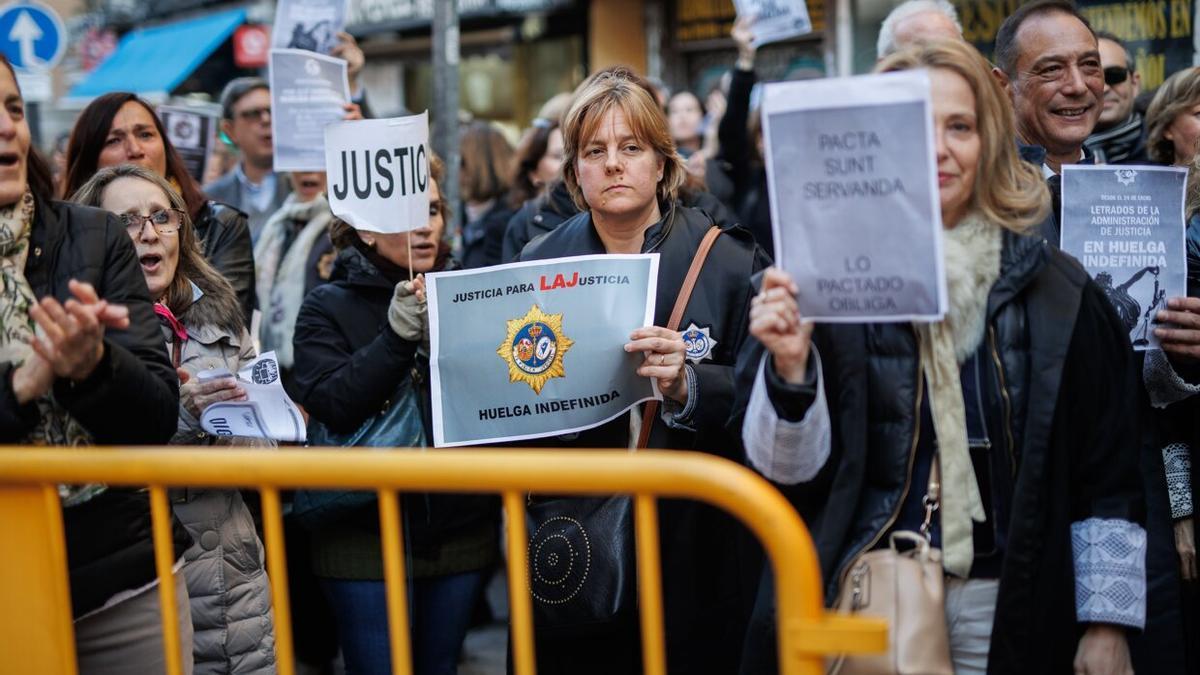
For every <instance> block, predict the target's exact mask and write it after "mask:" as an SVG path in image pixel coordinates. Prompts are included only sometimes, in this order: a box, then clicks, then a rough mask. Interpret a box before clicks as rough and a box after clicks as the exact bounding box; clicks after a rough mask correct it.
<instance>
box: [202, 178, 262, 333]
mask: <svg viewBox="0 0 1200 675" xmlns="http://www.w3.org/2000/svg"><path fill="white" fill-rule="evenodd" d="M246 223H247V221H246V214H244V213H242V212H241V211H238V210H237V209H235V208H233V207H232V206H229V205H228V204H222V203H220V202H213V201H209V202H206V203H205V204H204V206H203V207H202V208H201V209H200V213H199V215H198V216H197V217H196V219H195V226H196V236H197V237H198V238H199V239H200V241H201V244H200V246H201V252H202V253H204V258H205V259H206V260H208V262H209V263H211V264H212V266H213V267H215V268H217V271H218V272H220V273H221V274H222V275H223V276H224V277H225V279H226V280H227V281H229V284H230V285H231V286H233V291H234V293H237V299H238V304H240V305H241V306H242V313H243V314H244V316H243V320H244V321H245V322H246V325H247V326H249V325H250V315H251V314H253V312H254V306H255V304H256V303H257V296H256V295H255V293H254V244H252V243H251V241H250V227H249V225H247V224H246Z"/></svg>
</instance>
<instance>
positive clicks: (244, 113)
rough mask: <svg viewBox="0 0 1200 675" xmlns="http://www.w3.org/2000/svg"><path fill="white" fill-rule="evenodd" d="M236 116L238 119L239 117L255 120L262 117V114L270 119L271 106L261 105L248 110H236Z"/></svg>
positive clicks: (248, 120)
mask: <svg viewBox="0 0 1200 675" xmlns="http://www.w3.org/2000/svg"><path fill="white" fill-rule="evenodd" d="M237 116H238V119H241V120H243V121H246V122H257V121H258V120H261V119H262V118H263V116H266V118H267V119H271V106H263V107H261V108H251V109H249V110H240V111H238V114H237Z"/></svg>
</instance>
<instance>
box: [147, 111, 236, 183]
mask: <svg viewBox="0 0 1200 675" xmlns="http://www.w3.org/2000/svg"><path fill="white" fill-rule="evenodd" d="M157 112H158V117H159V119H161V120H162V124H163V128H164V129H166V130H167V138H169V139H171V145H174V146H175V150H176V152H178V153H179V158H180V159H182V160H183V165H184V166H186V167H187V170H188V173H189V174H191V176H192V178H194V179H196V182H197V183H202V182H203V181H204V172H205V170H207V168H208V163H209V162H210V161H211V160H212V154H213V150H214V149H215V148H216V145H217V124H218V122H220V112H219V111H210V110H205V109H204V108H197V107H191V106H168V105H160V106H158V109H157Z"/></svg>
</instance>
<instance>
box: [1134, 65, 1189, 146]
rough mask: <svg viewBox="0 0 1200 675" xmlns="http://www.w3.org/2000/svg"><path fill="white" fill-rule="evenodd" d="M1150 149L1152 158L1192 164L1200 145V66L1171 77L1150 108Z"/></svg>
mask: <svg viewBox="0 0 1200 675" xmlns="http://www.w3.org/2000/svg"><path fill="white" fill-rule="evenodd" d="M1146 136H1147V138H1146V151H1147V153H1148V154H1149V155H1150V159H1151V161H1154V162H1157V163H1159V164H1171V165H1174V166H1189V165H1191V163H1192V161H1193V160H1195V159H1196V151H1197V150H1198V149H1200V145H1198V144H1200V68H1187V69H1185V70H1181V71H1179V72H1177V73H1175V74H1174V75H1172V76H1170V77H1168V78H1167V80H1166V81H1165V82H1163V83H1162V84H1161V85H1159V87H1158V90H1157V91H1155V92H1154V98H1153V99H1151V101H1150V107H1149V108H1148V109H1147V110H1146Z"/></svg>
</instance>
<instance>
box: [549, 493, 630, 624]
mask: <svg viewBox="0 0 1200 675" xmlns="http://www.w3.org/2000/svg"><path fill="white" fill-rule="evenodd" d="M525 525H526V527H527V528H528V532H529V589H530V592H531V593H532V594H533V606H534V612H533V614H534V623H535V624H536V625H537V627H538V628H539V629H554V630H561V631H567V632H569V631H571V630H574V629H581V628H586V627H587V626H591V625H597V624H607V623H612V622H613V621H616V620H617V619H618V618H620V617H621V616H622V615H624V614H626V613H629V612H631V611H632V609H633V608H634V607H635V606H636V603H635V601H634V598H633V594H634V584H635V578H636V572H635V566H634V553H633V537H632V536H631V535H632V531H633V530H632V528H633V504H632V502H631V501H630V499H629V497H623V496H613V497H595V498H588V497H584V498H576V499H570V498H564V499H545V500H537V499H531V500H530V502H529V504H527V505H526V507H525Z"/></svg>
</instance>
